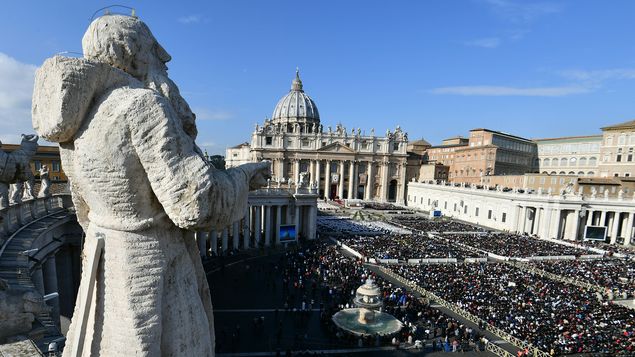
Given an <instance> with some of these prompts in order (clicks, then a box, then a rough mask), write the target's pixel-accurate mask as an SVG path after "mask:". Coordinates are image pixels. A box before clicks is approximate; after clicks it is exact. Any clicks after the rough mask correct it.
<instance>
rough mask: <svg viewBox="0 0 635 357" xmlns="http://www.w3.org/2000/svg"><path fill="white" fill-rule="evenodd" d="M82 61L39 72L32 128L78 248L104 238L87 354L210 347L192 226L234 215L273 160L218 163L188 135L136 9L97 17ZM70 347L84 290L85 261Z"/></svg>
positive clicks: (187, 351)
mask: <svg viewBox="0 0 635 357" xmlns="http://www.w3.org/2000/svg"><path fill="white" fill-rule="evenodd" d="M82 45H83V48H84V55H85V57H86V58H82V59H77V58H62V57H54V58H51V59H48V60H46V61H45V63H44V64H43V65H42V67H41V68H40V69H39V70H38V72H37V73H36V83H35V88H34V94H33V125H34V127H35V128H36V131H37V132H38V133H39V134H40V135H41V136H42V137H44V138H46V139H47V140H51V141H56V142H59V143H60V152H61V157H62V162H63V164H64V167H65V170H66V174H67V176H68V177H69V180H70V183H71V192H72V196H73V201H74V204H75V208H76V211H77V215H78V220H79V222H80V224H81V225H82V227H83V228H84V231H85V232H86V243H85V246H84V249H85V252H84V254H83V256H87V254H86V252H89V251H91V250H94V249H95V248H94V247H95V241H96V239H95V237H96V236H98V235H99V236H103V237H104V241H105V247H104V251H103V256H102V259H101V261H100V263H99V267H98V271H97V281H96V290H95V291H96V292H95V294H94V296H92V297H90V299H91V301H92V308H91V310H90V313H89V315H88V325H87V329H86V334H85V336H83V337H82V340H83V341H84V345H83V346H84V347H83V349H82V352H83V355H85V356H88V355H91V356H100V355H101V356H130V355H135V356H212V355H213V354H214V329H213V318H212V306H211V299H210V294H209V287H208V285H207V281H206V278H205V274H204V272H203V268H202V265H201V262H200V257H199V255H198V250H197V247H196V242H195V240H194V238H193V230H196V229H205V230H209V229H212V228H216V229H220V228H222V227H225V226H227V225H229V224H231V223H232V222H233V221H235V220H238V219H240V218H242V216H243V215H244V212H245V208H246V206H247V194H248V191H249V189H250V188H251V189H253V188H258V187H261V186H262V185H263V184H265V183H266V179H267V178H268V177H269V167H270V165H269V163H259V164H249V165H244V166H241V167H237V168H235V169H231V170H227V171H219V170H216V169H215V168H214V167H213V166H211V165H209V164H208V163H207V162H206V161H205V160H204V158H203V156H202V154H201V151H200V149H199V148H198V147H197V146H196V144H195V143H194V139H195V137H196V125H195V121H194V119H195V116H194V114H193V113H192V111H191V110H190V108H189V106H188V104H187V102H186V101H185V99H183V98H182V97H181V95H180V94H179V91H178V88H177V86H176V85H175V84H174V83H173V82H172V81H171V80H170V79H169V78H168V76H167V72H166V66H165V63H166V62H167V61H169V60H170V56H169V55H168V54H167V52H165V50H164V49H163V48H162V47H161V46H160V45H159V44H158V42H157V41H156V39H155V38H154V36H153V35H152V33H151V32H150V30H149V29H148V28H147V26H146V25H145V24H144V23H143V22H141V21H140V20H139V19H137V18H135V17H128V16H121V15H108V16H103V17H101V18H98V19H96V20H95V21H93V23H92V24H91V25H90V26H89V28H88V30H87V32H86V34H85V35H84V38H83V41H82ZM83 264H84V269H83V276H82V282H81V286H82V288H80V295H79V298H78V304H77V306H76V309H75V314H74V316H73V321H72V322H71V327H70V330H69V333H68V336H67V341H68V343H69V344H67V346H66V348H65V351H64V354H65V355H66V356H68V355H70V351H71V350H72V349H73V347H74V346H73V345H72V343H73V341H75V337H76V336H75V334H77V333H80V331H79V330H78V329H77V326H78V321H79V319H80V316H79V315H81V314H79V313H78V310H79V308H78V306H79V305H80V303H81V300H82V299H84V298H86V297H85V296H83V294H82V292H81V291H83V290H85V287H86V284H88V283H90V282H89V281H87V280H88V279H89V278H88V276H89V275H88V274H89V273H87V271H88V270H89V269H85V268H86V264H87V263H86V261H85V260H84V262H83Z"/></svg>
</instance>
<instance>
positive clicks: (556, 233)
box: [549, 208, 562, 239]
mask: <svg viewBox="0 0 635 357" xmlns="http://www.w3.org/2000/svg"><path fill="white" fill-rule="evenodd" d="M561 213H562V211H560V209H557V208H555V209H554V210H553V214H552V219H551V222H553V223H551V234H549V236H550V238H553V239H560V238H561V237H560V224H561V221H562V220H561V215H562V214H561Z"/></svg>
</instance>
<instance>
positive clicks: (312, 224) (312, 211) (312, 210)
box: [308, 205, 317, 240]
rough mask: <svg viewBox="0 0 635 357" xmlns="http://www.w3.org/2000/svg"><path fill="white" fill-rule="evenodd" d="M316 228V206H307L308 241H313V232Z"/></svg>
mask: <svg viewBox="0 0 635 357" xmlns="http://www.w3.org/2000/svg"><path fill="white" fill-rule="evenodd" d="M316 227H317V206H314V205H311V206H309V237H308V238H309V239H310V240H313V239H315V231H316Z"/></svg>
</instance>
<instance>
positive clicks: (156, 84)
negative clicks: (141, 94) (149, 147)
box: [82, 15, 197, 139]
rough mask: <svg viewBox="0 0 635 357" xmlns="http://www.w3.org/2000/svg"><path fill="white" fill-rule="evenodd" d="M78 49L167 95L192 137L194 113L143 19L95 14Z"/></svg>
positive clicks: (167, 55)
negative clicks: (169, 75)
mask: <svg viewBox="0 0 635 357" xmlns="http://www.w3.org/2000/svg"><path fill="white" fill-rule="evenodd" d="M82 48H83V50H84V56H85V57H86V58H88V59H90V60H92V61H95V62H101V63H108V64H110V65H111V66H113V67H116V68H119V69H121V70H123V71H125V72H126V73H128V74H130V75H132V76H133V77H135V78H137V79H138V80H140V81H142V82H143V83H144V84H145V86H146V87H147V88H151V89H154V90H156V91H157V92H159V93H160V94H162V95H163V96H164V97H166V98H168V99H169V100H170V102H171V103H172V107H173V109H174V110H175V111H176V113H177V114H178V116H179V118H180V119H181V123H182V124H183V129H184V130H185V132H186V133H187V134H188V135H190V136H191V137H192V138H193V139H195V138H196V134H197V129H196V122H195V120H196V116H195V115H194V113H192V111H191V109H190V107H189V105H188V104H187V102H186V101H185V99H184V98H183V97H182V96H181V94H180V93H179V89H178V87H177V86H176V84H175V83H174V82H172V80H171V79H170V78H169V77H168V74H167V66H166V65H165V64H166V63H168V62H169V61H170V60H171V59H172V58H171V57H170V55H169V54H168V53H167V51H166V50H165V49H164V48H163V47H162V46H161V45H160V44H159V42H158V41H157V40H156V38H155V37H154V35H152V32H151V31H150V29H149V28H148V26H147V25H146V24H145V23H144V22H143V21H141V20H139V19H138V18H137V17H134V16H125V15H105V16H102V17H99V18H97V19H96V20H94V21H93V22H92V23H91V24H90V26H88V30H86V33H85V34H84V38H83V39H82Z"/></svg>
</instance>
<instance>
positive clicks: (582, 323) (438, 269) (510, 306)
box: [391, 263, 635, 355]
mask: <svg viewBox="0 0 635 357" xmlns="http://www.w3.org/2000/svg"><path fill="white" fill-rule="evenodd" d="M391 268H392V269H394V271H395V272H396V273H398V274H400V275H402V276H403V277H405V278H406V279H408V280H411V281H413V282H414V283H415V284H417V285H419V286H421V287H422V288H424V289H426V290H429V291H432V292H434V293H435V294H437V295H439V296H440V297H441V298H443V299H445V300H447V301H449V302H451V303H453V304H456V305H458V306H459V307H462V308H463V309H466V310H467V311H469V312H470V313H472V314H474V315H476V316H478V317H479V318H481V319H482V320H484V321H486V322H487V323H488V324H491V325H494V326H496V327H497V328H499V329H502V330H504V331H506V332H507V333H509V334H511V335H512V336H515V337H516V338H518V339H520V340H525V341H527V342H529V343H531V344H533V345H534V346H535V347H537V348H539V349H541V350H543V351H546V352H549V353H551V354H554V355H562V354H577V353H589V354H591V353H602V354H610V355H620V354H621V355H632V354H635V311H633V310H630V309H628V308H626V307H624V306H621V305H617V304H614V303H612V302H610V301H603V300H601V296H599V295H598V294H596V293H594V292H592V291H587V290H584V289H581V288H578V287H576V286H572V285H567V284H564V283H561V282H559V281H554V280H550V279H547V278H544V277H542V276H540V275H537V274H533V273H529V272H526V271H523V270H520V269H517V268H514V267H511V266H510V265H507V264H504V263H483V264H443V265H426V266H406V265H401V266H391Z"/></svg>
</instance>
